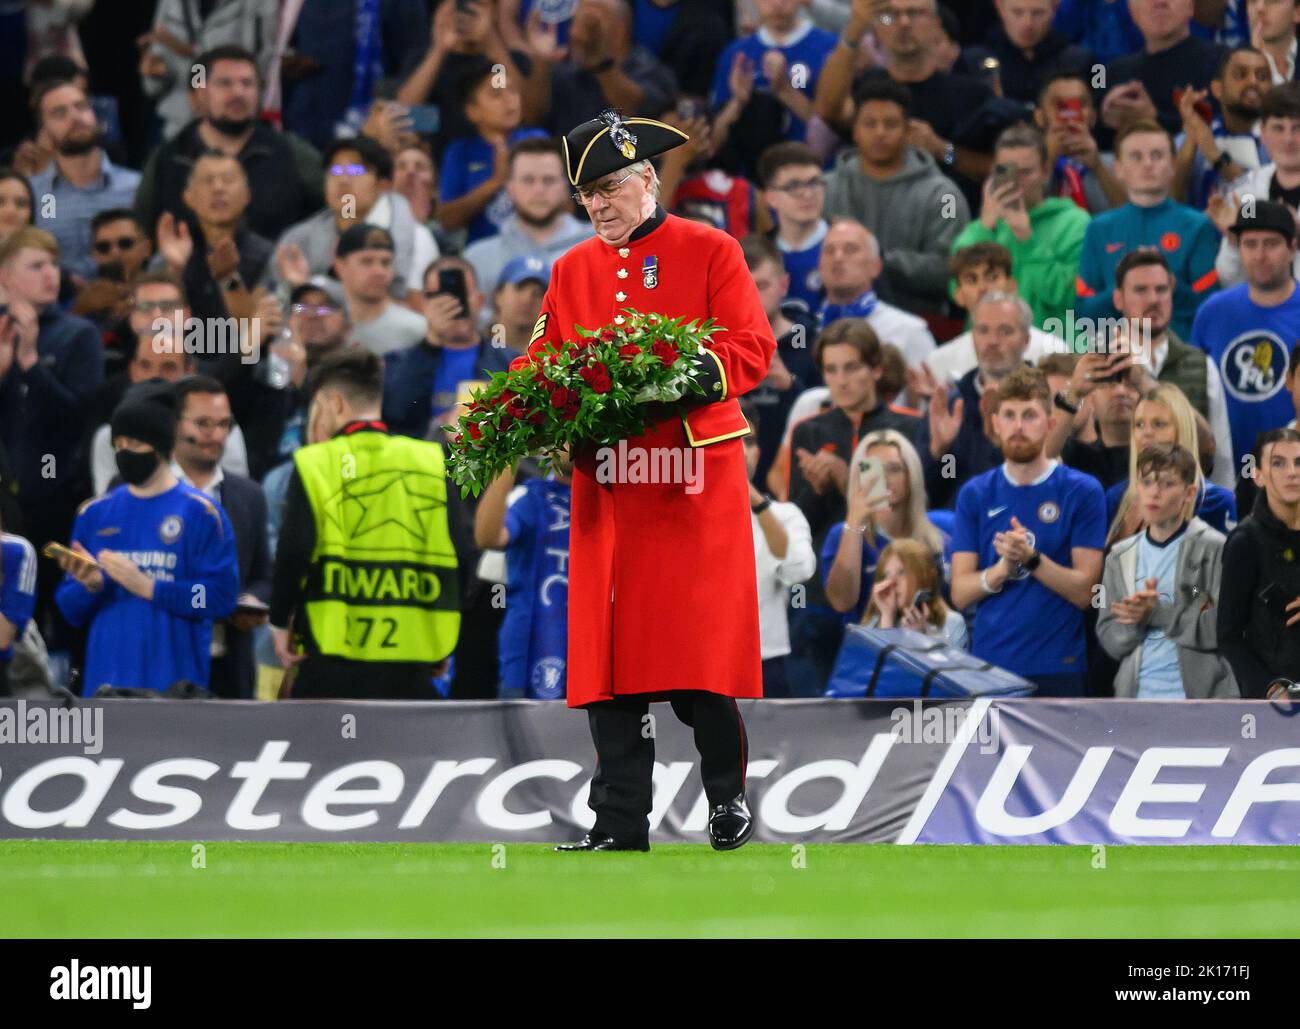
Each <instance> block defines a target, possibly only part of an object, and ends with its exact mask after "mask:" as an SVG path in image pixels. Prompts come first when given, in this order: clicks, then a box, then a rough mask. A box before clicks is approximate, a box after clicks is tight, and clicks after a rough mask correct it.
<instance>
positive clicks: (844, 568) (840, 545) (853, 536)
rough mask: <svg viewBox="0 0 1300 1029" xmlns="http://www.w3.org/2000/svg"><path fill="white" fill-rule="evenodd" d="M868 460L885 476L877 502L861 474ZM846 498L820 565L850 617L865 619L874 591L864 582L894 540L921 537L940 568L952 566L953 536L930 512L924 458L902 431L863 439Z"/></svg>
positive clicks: (829, 591)
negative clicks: (844, 509) (844, 510)
mask: <svg viewBox="0 0 1300 1029" xmlns="http://www.w3.org/2000/svg"><path fill="white" fill-rule="evenodd" d="M868 458H871V459H874V460H875V461H877V462H879V464H880V467H881V470H882V471H883V477H884V487H885V492H884V499H883V500H882V501H881V502H880V503H879V504H878V505H875V506H873V505H872V503H871V500H870V497H869V496H868V489H869V488H870V486H871V483H870V482H869V481H867V480H864V478H863V476H862V466H863V464H864V462H865V461H866V460H867V459H868ZM845 500H846V502H847V504H848V513H847V515H846V517H845V520H844V521H843V522H840V523H838V524H836V525H832V526H831V529H830V531H829V532H828V533H827V534H826V540H825V542H824V543H823V545H822V554H821V567H822V570H823V571H822V574H823V577H824V584H825V587H826V598H827V599H828V600H829V601H830V604H831V606H832V607H833V608H834V609H835V610H836V611H839V612H841V613H842V614H846V615H847V616H848V618H847V620H848V621H854V622H856V621H858V620H859V619H860V618H861V617H862V613H863V610H864V609H865V607H866V604H867V600H868V599H869V598H868V594H869V592H870V591H869V590H864V589H863V588H862V584H863V582H864V581H867V580H869V579H870V577H871V575H872V574H873V573H874V572H875V570H876V565H877V563H878V561H879V557H880V552H881V551H882V550H883V549H884V548H885V546H887V545H888V544H889V543H892V542H893V541H894V540H902V539H914V540H918V541H919V542H921V543H923V544H924V545H925V546H926V547H928V548H929V550H930V552H931V554H932V559H933V560H934V561H935V562H936V564H937V566H938V567H939V568H940V569H945V568H947V567H948V552H949V549H950V540H949V539H948V537H947V536H946V535H944V533H942V532H940V531H939V529H937V528H936V527H935V526H934V524H933V523H932V522H931V521H930V517H929V515H928V514H926V493H925V478H924V472H923V471H922V470H921V458H920V455H918V454H917V452H916V448H915V447H914V446H912V444H911V443H910V442H909V441H908V439H907V437H906V436H904V435H903V434H902V433H901V432H898V431H897V430H896V429H880V430H878V431H876V432H872V433H868V434H867V435H866V436H864V437H863V438H862V440H861V441H860V442H859V443H858V445H857V448H856V449H855V450H854V451H853V457H852V459H851V460H850V461H849V484H848V489H847V490H846V492H845Z"/></svg>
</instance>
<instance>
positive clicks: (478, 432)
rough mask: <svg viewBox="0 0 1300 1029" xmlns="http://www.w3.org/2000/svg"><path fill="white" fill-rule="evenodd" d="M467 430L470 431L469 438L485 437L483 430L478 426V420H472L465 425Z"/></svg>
mask: <svg viewBox="0 0 1300 1029" xmlns="http://www.w3.org/2000/svg"><path fill="white" fill-rule="evenodd" d="M465 431H466V432H468V433H469V438H470V439H472V440H477V439H481V438H482V437H483V430H482V429H480V428H479V427H478V423H477V422H470V423H469V424H468V425H466V426H465Z"/></svg>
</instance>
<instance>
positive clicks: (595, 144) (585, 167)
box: [563, 111, 691, 186]
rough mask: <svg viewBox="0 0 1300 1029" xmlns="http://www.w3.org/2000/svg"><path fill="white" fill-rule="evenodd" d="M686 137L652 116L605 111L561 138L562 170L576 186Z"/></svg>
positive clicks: (642, 159) (677, 142)
mask: <svg viewBox="0 0 1300 1029" xmlns="http://www.w3.org/2000/svg"><path fill="white" fill-rule="evenodd" d="M690 138H691V137H690V136H688V135H686V133H685V132H683V131H682V130H681V129H678V128H674V127H673V126H671V125H668V124H666V123H665V122H661V121H655V120H654V119H653V118H624V117H622V116H621V115H620V114H618V112H617V111H605V112H603V113H602V114H601V116H600V117H599V118H592V119H591V121H584V122H583V123H582V124H581V125H579V126H578V127H577V128H576V129H573V130H572V131H571V132H570V133H569V134H568V135H567V136H565V137H564V139H563V143H564V165H565V170H566V171H567V172H568V173H569V182H570V183H572V184H573V185H575V186H580V185H582V184H583V183H584V182H594V181H595V180H596V179H598V178H600V177H601V176H602V175H608V174H609V173H610V172H612V171H618V170H619V169H620V168H626V167H627V166H628V165H630V164H636V162H637V161H644V160H645V159H646V158H649V157H657V156H658V155H659V154H662V153H664V152H665V151H667V150H671V149H672V148H673V147H675V146H681V145H682V144H683V143H685V142H686V141H687V140H688V139H690Z"/></svg>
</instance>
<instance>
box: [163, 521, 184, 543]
mask: <svg viewBox="0 0 1300 1029" xmlns="http://www.w3.org/2000/svg"><path fill="white" fill-rule="evenodd" d="M182 525H183V523H182V522H181V516H180V515H168V516H167V517H166V518H164V519H163V520H162V522H161V524H159V526H158V538H159V539H160V540H162V541H163V542H164V543H166V544H168V545H170V544H172V543H175V542H176V541H177V540H178V539H180V538H181V527H182Z"/></svg>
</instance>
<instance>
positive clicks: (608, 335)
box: [600, 329, 614, 343]
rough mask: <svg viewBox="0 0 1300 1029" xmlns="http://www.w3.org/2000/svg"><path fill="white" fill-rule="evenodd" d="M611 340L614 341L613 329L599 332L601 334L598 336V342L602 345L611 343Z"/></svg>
mask: <svg viewBox="0 0 1300 1029" xmlns="http://www.w3.org/2000/svg"><path fill="white" fill-rule="evenodd" d="M613 339H614V330H613V329H605V330H604V331H603V332H601V334H600V341H601V342H602V343H609V342H611V341H612V340H613Z"/></svg>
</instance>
